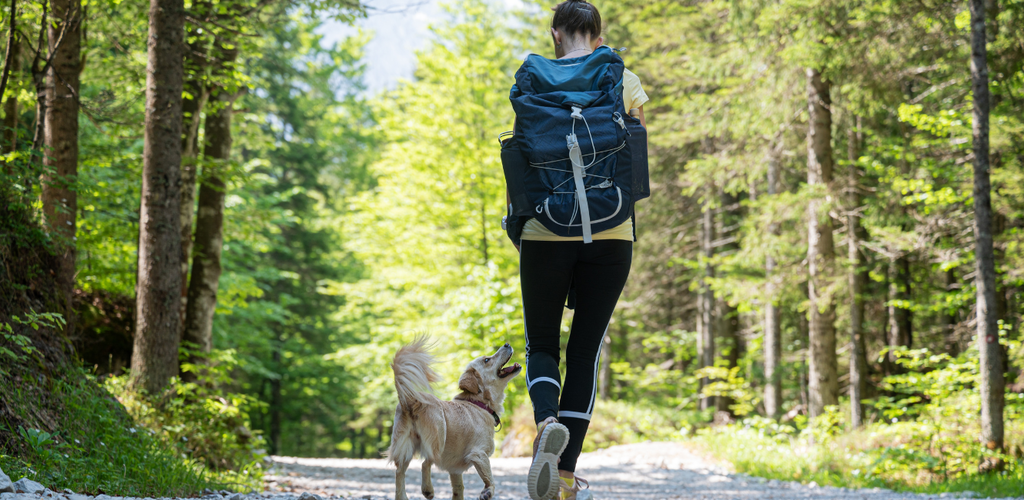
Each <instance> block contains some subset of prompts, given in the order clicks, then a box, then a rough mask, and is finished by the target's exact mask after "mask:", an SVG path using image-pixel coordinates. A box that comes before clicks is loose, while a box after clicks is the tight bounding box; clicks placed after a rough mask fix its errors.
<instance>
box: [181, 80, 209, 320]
mask: <svg viewBox="0 0 1024 500" xmlns="http://www.w3.org/2000/svg"><path fill="white" fill-rule="evenodd" d="M185 89H186V91H187V92H188V93H189V94H191V95H192V97H188V98H183V101H182V106H181V108H182V116H183V118H182V119H183V123H182V128H183V129H184V131H185V133H184V134H183V135H182V140H181V195H180V196H181V200H180V201H179V204H180V205H179V207H178V209H179V213H180V219H181V220H180V224H181V233H180V234H181V307H180V310H181V315H182V316H181V317H182V318H184V317H185V314H186V310H187V309H186V308H187V304H188V264H189V261H190V259H191V257H192V217H193V216H194V215H195V204H196V151H197V150H198V149H199V148H198V139H199V134H198V133H196V131H197V130H198V128H199V121H200V117H201V114H200V113H201V111H202V109H203V105H204V104H205V101H206V99H205V90H204V89H202V88H201V86H200V84H199V82H197V81H195V80H189V81H187V82H185ZM182 326H184V323H182ZM182 334H183V335H184V332H183V333H182Z"/></svg>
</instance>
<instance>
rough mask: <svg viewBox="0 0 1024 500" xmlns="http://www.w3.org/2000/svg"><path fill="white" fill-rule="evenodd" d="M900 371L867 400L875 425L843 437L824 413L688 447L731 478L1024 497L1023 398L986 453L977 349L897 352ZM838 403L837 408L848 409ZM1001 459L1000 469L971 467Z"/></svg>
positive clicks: (1013, 349) (756, 424)
mask: <svg viewBox="0 0 1024 500" xmlns="http://www.w3.org/2000/svg"><path fill="white" fill-rule="evenodd" d="M1006 345H1007V346H1008V347H1009V353H1010V356H1009V359H1010V360H1011V363H1013V364H1014V365H1015V366H1020V364H1021V361H1022V360H1024V348H1022V346H1021V343H1020V342H1018V341H1007V342H1006ZM894 354H895V355H896V356H897V358H898V361H897V363H898V364H899V365H900V366H902V367H904V368H905V369H906V370H905V371H904V373H902V374H898V375H891V376H887V377H885V378H884V379H883V384H882V387H880V389H881V390H882V391H883V392H882V395H881V396H879V397H878V398H876V399H875V400H873V401H869V402H868V406H870V407H871V408H872V415H873V416H874V418H876V419H877V420H878V421H875V422H873V423H870V424H868V425H866V426H865V427H863V428H861V429H858V430H855V431H852V432H845V429H846V428H847V427H848V426H847V425H846V420H847V419H846V415H845V414H844V413H843V412H842V411H840V410H839V407H829V408H827V410H826V413H825V414H824V415H821V416H819V417H818V418H816V419H814V420H812V421H810V422H808V420H807V419H806V418H804V417H803V416H799V415H798V418H796V419H794V420H793V421H792V422H790V423H786V424H780V423H777V422H775V421H774V420H771V419H767V418H763V417H750V418H747V419H745V420H743V421H742V422H741V423H739V424H733V425H728V426H721V427H712V428H708V429H703V430H701V431H699V432H698V437H697V438H696V442H697V443H698V444H701V445H703V447H704V448H706V450H707V451H708V452H710V453H712V454H714V455H716V456H718V457H719V458H722V459H725V460H728V461H729V462H731V463H732V464H733V466H734V467H735V469H736V471H737V472H743V473H747V474H751V475H754V476H760V477H764V478H769V479H779V480H786V481H801V482H804V483H807V482H811V481H814V482H816V483H817V484H819V485H823V486H824V485H828V486H837V487H849V488H863V487H883V488H889V489H893V490H897V491H913V492H919V493H942V492H962V491H973V492H976V493H978V494H979V495H982V496H986V497H1020V496H1024V422H1022V418H1021V417H1022V416H1024V393H1014V392H1012V391H1008V392H1007V393H1006V395H1005V409H1004V422H1005V438H1004V444H1005V446H1004V450H1003V451H1002V452H1000V453H996V452H992V451H990V450H987V449H985V448H984V447H983V446H982V444H981V441H980V439H979V436H980V435H981V424H980V420H979V415H978V413H979V412H978V409H979V408H980V407H981V401H980V396H979V394H978V392H977V389H976V385H977V381H978V380H979V379H978V377H979V373H978V356H977V351H976V349H971V350H969V351H968V352H966V353H964V354H963V355H961V356H959V357H957V358H951V357H950V356H948V355H946V354H937V353H932V352H930V351H928V350H927V349H916V350H911V349H905V348H904V349H899V350H896V351H895V352H894ZM848 407H849V404H848V402H847V403H844V404H843V406H842V408H848ZM994 461H999V462H1001V464H1002V467H1001V468H1000V470H997V471H986V472H982V471H980V469H979V465H980V464H982V463H987V464H991V463H993V462H994Z"/></svg>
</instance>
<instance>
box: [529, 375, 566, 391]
mask: <svg viewBox="0 0 1024 500" xmlns="http://www.w3.org/2000/svg"><path fill="white" fill-rule="evenodd" d="M538 382H551V383H552V384H555V387H557V388H558V390H559V391H561V390H562V384H559V383H558V381H557V380H555V379H553V378H551V377H537V378H535V379H533V380H527V381H526V390H530V389H532V388H533V385H534V384H536V383H538Z"/></svg>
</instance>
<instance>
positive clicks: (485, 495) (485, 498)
mask: <svg viewBox="0 0 1024 500" xmlns="http://www.w3.org/2000/svg"><path fill="white" fill-rule="evenodd" d="M491 498H494V488H493V487H491V488H484V491H481V492H480V500H491Z"/></svg>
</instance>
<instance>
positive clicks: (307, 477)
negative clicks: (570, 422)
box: [267, 443, 960, 500]
mask: <svg viewBox="0 0 1024 500" xmlns="http://www.w3.org/2000/svg"><path fill="white" fill-rule="evenodd" d="M420 463H421V462H420V461H418V460H416V461H414V462H413V463H412V465H410V467H409V473H408V475H407V480H406V486H407V490H408V492H409V498H410V500H415V499H417V498H423V497H422V495H420V494H419V490H420V487H419V485H420V477H419V476H420V474H419V470H420ZM529 467H530V459H529V458H492V459H491V469H492V471H493V473H494V475H495V481H496V482H497V496H496V500H529V498H530V497H529V495H528V494H527V492H526V483H525V481H526V473H527V470H528V469H529ZM394 471H395V467H394V465H390V464H387V463H386V462H385V461H384V460H356V459H328V458H291V457H274V466H273V469H272V470H271V471H270V473H269V474H268V475H267V481H268V483H267V485H268V486H267V490H268V491H279V492H302V491H311V492H314V493H317V494H320V495H323V496H325V497H340V498H344V499H346V500H348V499H366V500H385V499H387V500H390V499H393V498H394V492H395V486H394V480H395V479H394V478H395V473H394ZM577 472H578V473H579V474H580V475H581V476H583V477H584V478H586V479H587V480H589V481H590V485H591V486H590V488H591V491H593V493H594V497H595V498H596V499H597V500H734V499H735V500H747V499H750V500H773V499H778V500H782V499H799V500H826V499H830V500H831V499H837V500H927V499H936V500H938V499H945V498H958V497H960V495H959V494H951V493H945V494H942V495H918V494H907V493H895V492H892V491H889V490H882V489H871V490H847V489H845V488H832V487H817V485H814V484H809V485H801V484H799V483H790V482H779V481H765V480H764V479H762V478H753V477H749V476H745V475H742V474H730V473H729V472H728V471H727V470H726V468H725V467H723V466H722V464H719V463H716V462H715V461H714V460H712V459H709V458H707V457H704V456H701V455H698V454H696V453H694V452H693V451H692V450H690V449H689V448H687V447H686V445H685V444H682V443H641V444H633V445H623V446H615V447H612V448H608V449H605V450H601V451H598V452H594V453H586V454H584V455H583V456H581V457H580V459H579V462H578V465H577ZM464 480H465V484H466V498H467V499H473V498H476V494H477V493H479V492H480V490H481V489H483V482H482V481H480V478H479V477H478V476H477V475H476V472H474V471H473V470H472V469H471V470H470V471H467V472H466V474H465V476H464ZM432 481H433V483H434V491H435V498H437V499H446V498H451V485H450V483H449V480H448V474H447V473H443V472H440V471H438V470H437V469H436V468H435V469H434V473H433V474H432Z"/></svg>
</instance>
